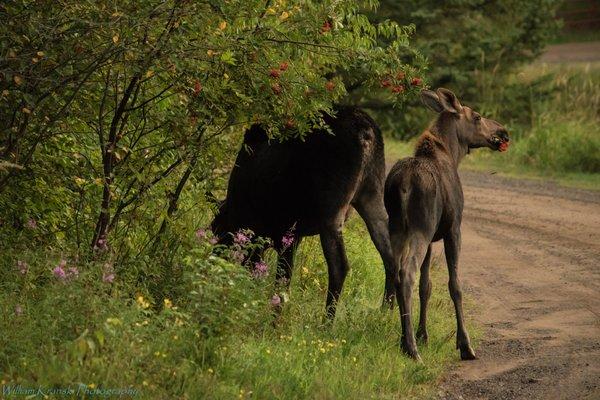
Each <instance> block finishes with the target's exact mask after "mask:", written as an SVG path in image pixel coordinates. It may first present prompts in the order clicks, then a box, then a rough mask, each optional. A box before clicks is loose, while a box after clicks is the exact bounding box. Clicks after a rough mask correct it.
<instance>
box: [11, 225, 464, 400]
mask: <svg viewBox="0 0 600 400" xmlns="http://www.w3.org/2000/svg"><path fill="white" fill-rule="evenodd" d="M189 236H190V238H192V239H191V240H190V245H189V247H188V248H186V250H185V252H184V255H183V257H182V258H181V259H180V262H179V263H178V264H179V268H180V271H179V274H180V275H181V278H180V279H179V284H178V285H176V287H177V290H175V291H173V292H172V293H170V294H167V300H163V299H162V298H159V297H153V296H152V294H151V292H148V291H144V289H143V287H144V285H140V283H139V282H135V281H134V282H130V281H128V279H127V271H122V270H118V271H116V279H115V281H114V283H112V284H111V283H107V282H103V281H102V276H101V270H102V265H101V262H100V261H88V262H86V263H83V262H78V261H77V260H75V259H71V258H68V257H67V255H66V254H65V253H64V249H63V253H62V254H61V252H59V251H56V250H55V249H53V248H51V247H48V248H46V249H44V250H42V249H38V250H27V249H26V246H25V244H24V243H23V245H21V246H19V245H15V246H12V247H11V248H10V249H8V248H2V252H3V257H2V258H1V259H0V263H2V265H1V268H0V309H1V310H2V315H3V317H2V318H1V319H0V332H2V335H0V380H1V381H2V384H3V385H21V386H22V387H32V386H35V387H42V388H46V389H50V388H64V387H71V388H73V390H79V393H80V397H81V398H92V397H94V395H93V391H94V390H98V388H101V389H110V388H133V389H135V390H137V391H138V392H137V395H136V397H137V398H143V399H166V398H187V399H199V398H203V399H204V398H206V399H231V398H255V399H349V398H351V399H359V398H360V399H368V398H374V399H397V398H412V397H421V396H423V395H426V394H428V393H430V392H431V389H432V384H433V383H434V382H435V381H436V378H437V377H438V376H439V375H440V373H441V372H443V371H444V369H445V368H446V367H447V365H448V363H449V362H451V361H452V360H456V359H457V358H458V354H457V352H456V350H455V349H454V344H455V337H454V331H455V327H454V324H455V323H454V312H453V308H452V305H451V302H450V298H449V296H448V294H447V290H446V284H445V273H444V272H443V271H440V269H439V268H437V267H434V268H433V279H434V291H433V296H432V298H431V303H430V304H431V311H430V313H429V315H430V321H429V328H430V334H429V336H430V344H429V345H427V346H424V345H423V346H421V352H422V356H423V360H424V363H423V364H417V363H415V362H414V361H412V360H411V359H409V358H407V357H405V356H404V355H403V354H402V353H401V352H400V350H399V346H398V344H399V333H400V328H399V322H398V320H399V319H398V311H397V308H396V310H395V311H394V312H382V311H381V310H380V309H379V306H380V301H381V296H382V292H383V281H384V274H383V268H382V263H381V259H380V258H379V255H378V253H377V251H376V250H375V248H374V246H373V244H372V243H371V241H370V240H369V238H368V232H367V230H366V228H365V226H364V224H363V223H362V221H361V220H360V218H358V216H357V215H354V216H353V217H352V218H351V220H350V221H349V223H348V224H347V227H346V229H345V239H346V245H347V250H348V258H349V260H350V262H351V266H352V270H351V271H350V273H349V276H348V278H347V281H346V285H345V288H344V292H343V294H342V299H341V303H340V305H339V309H338V315H337V318H336V321H335V323H334V324H333V326H327V325H324V324H323V319H322V318H323V314H324V299H325V295H326V287H327V273H326V265H325V262H324V259H323V255H322V253H321V250H320V245H319V241H318V238H308V239H307V240H305V241H304V242H303V243H302V246H301V248H300V250H299V254H298V256H297V266H296V269H295V276H294V279H293V280H292V287H291V297H290V301H289V302H287V303H286V304H285V307H284V309H283V313H282V315H281V317H280V318H278V319H277V320H276V321H275V319H274V316H273V314H272V309H271V306H270V304H269V299H270V297H271V295H272V294H273V293H274V291H275V288H274V286H273V282H272V280H271V279H264V280H261V279H259V280H257V279H254V278H252V277H250V274H248V273H247V272H246V271H245V270H243V269H242V268H241V267H239V265H234V264H230V263H228V262H227V261H224V260H221V259H219V258H215V257H211V256H210V255H209V253H208V251H209V249H210V246H209V245H208V244H207V243H204V242H202V243H198V242H197V241H196V240H195V238H194V235H193V232H190V233H189ZM182 240H187V239H185V238H182ZM61 258H66V259H67V260H68V264H67V265H68V266H77V267H78V268H79V271H80V274H79V276H78V277H76V278H72V279H70V280H68V281H64V282H63V281H61V280H59V279H57V278H55V277H54V276H53V275H52V272H51V270H52V268H54V267H55V265H56V264H57V263H58V262H59V260H60V259H61ZM17 260H22V261H26V262H27V263H28V270H27V272H26V273H25V274H21V273H20V272H19V270H18V268H16V262H17ZM268 262H269V263H270V264H271V265H272V264H273V262H274V255H273V254H272V253H271V254H270V255H269V257H268ZM157 267H159V266H157ZM270 272H271V276H272V273H273V271H270ZM138 291H139V292H138ZM140 296H141V297H140ZM415 303H418V301H417V302H415ZM415 306H416V304H415ZM274 321H275V323H274ZM86 391H87V392H86ZM96 397H97V396H96ZM9 398H10V397H9Z"/></svg>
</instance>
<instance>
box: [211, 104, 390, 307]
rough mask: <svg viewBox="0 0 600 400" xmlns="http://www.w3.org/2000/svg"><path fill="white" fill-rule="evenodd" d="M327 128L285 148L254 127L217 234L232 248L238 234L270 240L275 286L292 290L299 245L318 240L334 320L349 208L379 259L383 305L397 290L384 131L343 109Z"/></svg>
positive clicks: (240, 155)
mask: <svg viewBox="0 0 600 400" xmlns="http://www.w3.org/2000/svg"><path fill="white" fill-rule="evenodd" d="M324 120H325V123H326V124H327V125H328V127H329V128H330V130H331V132H328V131H327V130H325V129H321V130H315V131H313V132H311V133H309V135H308V136H307V137H306V138H304V139H298V138H294V139H290V140H287V141H283V142H279V141H276V140H269V139H268V136H267V133H266V132H265V130H264V128H263V127H261V126H259V125H254V126H252V127H251V128H250V129H249V130H248V131H247V132H246V134H245V136H244V144H243V146H242V149H241V150H240V151H239V153H238V156H237V160H236V162H235V166H234V168H233V170H232V172H231V176H230V179H229V186H228V191H227V198H226V199H225V201H224V202H223V204H222V206H221V208H220V210H219V212H218V214H217V216H216V217H215V219H214V221H213V223H212V230H213V232H214V233H215V234H216V235H217V237H218V238H219V241H220V243H227V242H228V241H231V238H232V235H231V233H235V232H236V231H238V230H240V229H250V230H252V231H253V232H254V233H255V234H256V235H259V236H262V237H267V238H270V239H271V240H272V242H273V246H274V248H275V249H276V250H277V252H278V254H279V257H278V263H277V273H276V278H277V280H278V281H283V282H285V283H286V284H288V285H289V281H290V278H291V276H292V269H293V257H294V252H295V249H296V247H297V245H298V244H299V243H300V241H301V239H302V238H303V237H305V236H311V235H320V237H321V246H322V248H323V253H324V255H325V259H326V261H327V267H328V273H329V286H328V291H327V304H326V315H327V316H328V317H329V318H330V319H333V317H334V316H335V307H336V303H337V301H338V298H339V296H340V292H341V291H342V286H343V284H344V279H345V277H346V274H347V272H348V269H349V265H348V260H347V258H346V251H345V249H344V239H343V237H342V227H343V225H344V222H345V220H346V218H347V215H348V212H349V210H350V206H353V207H354V208H355V209H356V210H357V211H358V213H359V214H360V216H361V217H362V218H363V219H364V221H365V223H366V225H367V228H368V230H369V233H370V235H371V239H372V240H373V242H374V243H375V246H376V248H377V250H378V251H379V253H380V254H381V257H382V259H383V263H384V267H385V271H386V286H385V297H384V298H385V299H387V300H388V301H389V302H391V301H393V297H394V295H395V291H396V289H397V288H396V287H395V286H394V279H393V277H394V276H397V266H396V264H395V262H394V259H393V257H392V252H391V247H390V240H389V233H388V218H387V213H386V211H385V207H384V204H383V186H384V183H385V160H384V153H383V139H382V136H381V132H380V130H379V127H378V126H377V124H376V123H375V122H374V121H373V120H372V119H371V118H370V117H369V116H368V115H367V114H366V113H364V112H362V111H360V110H358V109H356V108H350V107H343V108H339V109H338V110H337V113H336V115H335V116H330V115H324ZM290 232H291V233H292V234H293V236H294V245H292V246H288V244H289V234H290ZM255 256H258V257H259V256H260V255H256V254H255ZM251 261H252V260H251Z"/></svg>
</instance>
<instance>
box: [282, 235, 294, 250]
mask: <svg viewBox="0 0 600 400" xmlns="http://www.w3.org/2000/svg"><path fill="white" fill-rule="evenodd" d="M293 243H294V234H293V233H292V232H287V233H286V234H285V235H284V236H283V238H281V244H282V245H283V248H285V249H287V248H288V247H290V246H291V245H292V244H293Z"/></svg>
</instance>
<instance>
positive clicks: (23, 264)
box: [17, 260, 29, 275]
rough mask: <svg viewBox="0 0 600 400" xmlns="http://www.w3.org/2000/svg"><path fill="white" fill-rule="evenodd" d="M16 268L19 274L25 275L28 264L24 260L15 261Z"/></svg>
mask: <svg viewBox="0 0 600 400" xmlns="http://www.w3.org/2000/svg"><path fill="white" fill-rule="evenodd" d="M17 268H18V269H19V272H20V273H21V275H25V274H26V273H27V270H28V269H29V266H28V265H27V263H26V262H25V261H21V260H19V261H17Z"/></svg>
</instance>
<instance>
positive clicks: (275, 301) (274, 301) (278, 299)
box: [271, 294, 281, 307]
mask: <svg viewBox="0 0 600 400" xmlns="http://www.w3.org/2000/svg"><path fill="white" fill-rule="evenodd" d="M280 304H281V297H279V295H278V294H274V295H273V297H271V305H272V306H273V307H277V306H278V305H280Z"/></svg>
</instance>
